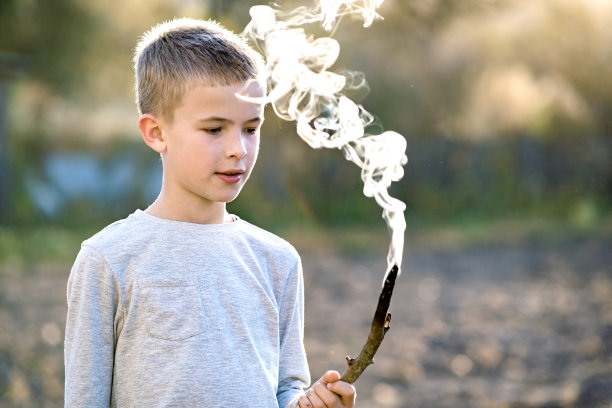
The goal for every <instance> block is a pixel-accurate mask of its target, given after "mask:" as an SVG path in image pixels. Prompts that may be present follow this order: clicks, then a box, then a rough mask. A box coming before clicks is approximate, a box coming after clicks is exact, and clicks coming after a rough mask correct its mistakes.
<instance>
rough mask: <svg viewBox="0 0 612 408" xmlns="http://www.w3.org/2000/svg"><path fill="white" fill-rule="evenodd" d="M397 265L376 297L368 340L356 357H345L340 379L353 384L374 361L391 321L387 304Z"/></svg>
mask: <svg viewBox="0 0 612 408" xmlns="http://www.w3.org/2000/svg"><path fill="white" fill-rule="evenodd" d="M397 273H398V267H397V265H394V266H393V268H391V270H390V271H389V274H388V275H387V279H385V284H384V286H383V289H382V291H381V292H380V297H379V298H378V305H377V306H376V312H375V313H374V318H373V319H372V327H371V328H370V334H369V335H368V340H367V341H366V343H365V345H364V346H363V348H362V349H361V352H360V353H359V355H358V356H357V358H350V357H348V356H347V357H346V362H347V363H348V369H347V370H346V371H345V373H344V374H342V377H341V378H340V380H341V381H345V382H347V383H349V384H353V383H354V382H355V381H356V380H357V378H359V376H360V375H361V373H363V372H364V371H365V369H366V368H367V367H368V366H369V365H370V364H373V363H374V354H376V351H378V347H380V343H382V341H383V339H384V338H385V334H386V333H387V331H388V330H389V328H390V327H391V326H390V323H391V313H388V310H389V305H390V304H391V296H392V295H393V288H394V287H395V279H396V278H397Z"/></svg>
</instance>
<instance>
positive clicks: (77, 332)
mask: <svg viewBox="0 0 612 408" xmlns="http://www.w3.org/2000/svg"><path fill="white" fill-rule="evenodd" d="M67 299H68V314H67V318H66V338H65V343H64V365H65V370H66V371H65V375H66V379H65V407H94V406H95V407H105V406H106V407H108V406H109V405H110V396H111V388H112V378H113V358H114V349H115V327H116V323H117V319H116V316H118V315H119V314H118V313H117V311H118V299H119V295H118V288H117V285H116V281H115V279H114V276H113V273H112V271H111V270H110V267H109V265H108V264H107V263H106V261H105V260H104V258H103V257H102V256H101V255H100V254H99V253H98V252H97V251H95V250H94V249H92V248H90V247H87V246H83V247H82V248H81V251H80V252H79V255H78V256H77V259H76V261H75V263H74V266H73V268H72V271H71V272H70V278H69V279H68V288H67Z"/></svg>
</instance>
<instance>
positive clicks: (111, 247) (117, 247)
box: [81, 212, 154, 257]
mask: <svg viewBox="0 0 612 408" xmlns="http://www.w3.org/2000/svg"><path fill="white" fill-rule="evenodd" d="M153 233H154V232H153V229H152V228H151V225H150V224H148V223H147V222H146V219H145V218H143V217H141V216H139V212H135V213H133V214H130V215H129V216H128V217H126V218H124V219H121V220H118V221H115V222H113V223H112V224H110V225H108V226H106V227H104V228H103V229H102V230H100V231H99V232H98V233H96V234H95V235H93V236H92V237H90V238H88V239H86V240H85V241H83V243H82V244H81V247H82V248H86V247H88V248H91V249H94V250H95V251H96V252H99V253H100V254H101V255H103V256H105V257H106V256H108V255H111V254H113V253H114V252H117V251H119V252H128V251H131V250H133V249H135V248H142V244H143V242H146V240H147V239H148V237H149V236H150V235H151V234H153Z"/></svg>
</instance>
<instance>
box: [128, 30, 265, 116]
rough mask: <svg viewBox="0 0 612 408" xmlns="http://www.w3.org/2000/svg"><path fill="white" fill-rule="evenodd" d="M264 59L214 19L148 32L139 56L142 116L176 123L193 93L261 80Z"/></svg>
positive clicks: (137, 68) (136, 63) (138, 100)
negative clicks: (186, 98)
mask: <svg viewBox="0 0 612 408" xmlns="http://www.w3.org/2000/svg"><path fill="white" fill-rule="evenodd" d="M262 70H263V58H262V56H261V55H260V54H259V53H257V52H255V51H254V50H253V49H252V48H251V47H250V46H249V45H248V44H247V43H246V41H245V40H243V39H242V38H241V37H239V36H238V35H236V34H234V33H233V32H231V31H229V30H226V29H225V28H223V27H222V26H221V25H220V24H218V23H217V22H214V21H204V20H195V19H191V18H181V19H175V20H172V21H168V22H165V23H161V24H159V25H157V26H155V27H153V28H152V29H151V30H150V31H148V32H146V33H145V34H144V35H143V36H142V39H141V40H140V42H139V43H138V46H137V48H136V53H135V55H134V71H135V73H136V105H137V107H138V111H139V113H140V114H141V115H142V114H145V113H150V114H153V115H159V116H161V117H163V118H164V119H166V120H168V121H172V117H173V113H174V111H175V110H176V108H178V107H179V106H180V104H181V102H182V99H183V97H184V95H185V93H186V92H187V90H188V89H192V88H193V87H196V86H200V85H203V86H224V85H233V84H236V83H241V82H245V81H247V80H249V79H256V78H257V77H258V75H259V74H260V73H261V72H262Z"/></svg>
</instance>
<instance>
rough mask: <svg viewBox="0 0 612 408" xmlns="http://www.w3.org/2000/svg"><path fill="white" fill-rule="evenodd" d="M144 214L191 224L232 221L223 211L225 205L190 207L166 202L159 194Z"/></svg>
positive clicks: (207, 204)
mask: <svg viewBox="0 0 612 408" xmlns="http://www.w3.org/2000/svg"><path fill="white" fill-rule="evenodd" d="M145 212H146V213H147V214H150V215H153V216H155V217H159V218H164V219H167V220H173V221H182V222H190V223H193V224H224V223H228V222H232V221H233V217H232V216H231V215H229V214H228V213H227V211H226V209H225V203H219V202H213V203H206V205H197V206H190V205H184V204H181V203H176V202H174V201H171V200H166V199H165V198H164V197H163V196H162V195H161V194H160V196H159V197H157V199H156V200H155V201H154V202H153V204H151V205H150V206H149V208H147V209H146V210H145Z"/></svg>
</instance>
